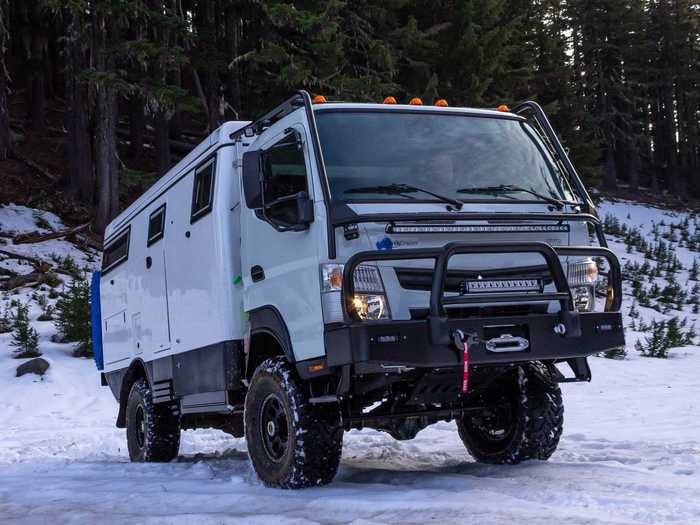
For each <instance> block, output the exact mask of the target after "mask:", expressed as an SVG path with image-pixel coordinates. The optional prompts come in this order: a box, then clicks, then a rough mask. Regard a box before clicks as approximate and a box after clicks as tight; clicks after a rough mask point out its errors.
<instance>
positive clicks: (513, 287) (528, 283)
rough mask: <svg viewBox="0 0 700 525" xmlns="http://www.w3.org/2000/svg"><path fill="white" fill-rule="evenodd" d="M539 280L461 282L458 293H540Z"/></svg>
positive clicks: (478, 280) (540, 282) (540, 283)
mask: <svg viewBox="0 0 700 525" xmlns="http://www.w3.org/2000/svg"><path fill="white" fill-rule="evenodd" d="M541 291H542V281H541V280H540V279H489V280H484V279H477V280H470V281H463V282H462V284H461V286H460V292H461V293H462V294H466V293H506V292H541Z"/></svg>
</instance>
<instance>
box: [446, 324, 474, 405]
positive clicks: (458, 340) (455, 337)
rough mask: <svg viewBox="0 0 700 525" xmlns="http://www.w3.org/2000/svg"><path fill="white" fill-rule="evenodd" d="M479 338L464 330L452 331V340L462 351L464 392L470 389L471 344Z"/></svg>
mask: <svg viewBox="0 0 700 525" xmlns="http://www.w3.org/2000/svg"><path fill="white" fill-rule="evenodd" d="M476 340H477V337H476V334H467V333H464V332H463V331H462V330H459V329H457V330H455V331H454V332H452V342H453V344H454V345H455V348H457V350H458V351H459V352H461V353H462V394H466V393H467V392H468V391H469V345H470V344H474V343H475V342H476Z"/></svg>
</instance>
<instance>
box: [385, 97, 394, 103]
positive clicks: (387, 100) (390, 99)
mask: <svg viewBox="0 0 700 525" xmlns="http://www.w3.org/2000/svg"><path fill="white" fill-rule="evenodd" d="M384 104H396V99H395V98H394V97H386V98H385V99H384Z"/></svg>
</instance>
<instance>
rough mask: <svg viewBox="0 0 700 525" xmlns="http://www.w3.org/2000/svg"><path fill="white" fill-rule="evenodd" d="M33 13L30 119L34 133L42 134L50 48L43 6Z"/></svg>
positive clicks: (30, 59)
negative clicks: (47, 58) (45, 32)
mask: <svg viewBox="0 0 700 525" xmlns="http://www.w3.org/2000/svg"><path fill="white" fill-rule="evenodd" d="M33 7H34V8H33V9H32V12H31V18H30V21H31V23H32V26H33V27H32V29H31V42H30V48H29V54H30V55H29V61H28V64H27V66H28V70H29V86H28V87H29V99H28V101H27V102H28V105H29V118H30V121H31V126H32V129H33V130H34V131H38V132H42V131H43V129H44V124H45V118H46V68H45V54H46V50H47V46H48V41H47V36H46V35H45V34H44V31H45V27H44V23H43V14H42V12H41V9H42V6H41V5H38V4H35V5H34V6H33Z"/></svg>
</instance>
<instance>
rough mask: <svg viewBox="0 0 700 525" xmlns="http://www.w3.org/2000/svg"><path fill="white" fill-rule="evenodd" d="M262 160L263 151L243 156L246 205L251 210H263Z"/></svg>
mask: <svg viewBox="0 0 700 525" xmlns="http://www.w3.org/2000/svg"><path fill="white" fill-rule="evenodd" d="M262 160H263V154H262V152H261V151H259V150H258V151H247V152H246V153H244V154H243V169H242V176H241V179H242V181H243V193H244V195H245V203H246V205H247V206H248V208H250V209H251V210H257V209H260V208H262V206H263V203H262V190H263V185H262V179H263V177H262Z"/></svg>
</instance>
